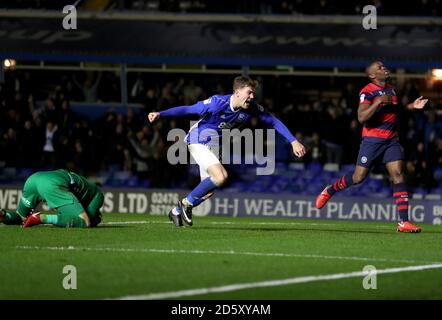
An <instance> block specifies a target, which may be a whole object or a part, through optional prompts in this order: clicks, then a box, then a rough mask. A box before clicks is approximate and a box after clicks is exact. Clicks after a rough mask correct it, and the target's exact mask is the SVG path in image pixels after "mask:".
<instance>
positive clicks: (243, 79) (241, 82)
mask: <svg viewBox="0 0 442 320" xmlns="http://www.w3.org/2000/svg"><path fill="white" fill-rule="evenodd" d="M257 86H258V82H257V81H256V80H252V79H251V78H249V77H247V76H238V77H236V78H235V79H234V80H233V91H236V90H239V89H242V88H244V87H250V88H252V89H256V87H257Z"/></svg>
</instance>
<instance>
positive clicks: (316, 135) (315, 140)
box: [312, 132, 320, 144]
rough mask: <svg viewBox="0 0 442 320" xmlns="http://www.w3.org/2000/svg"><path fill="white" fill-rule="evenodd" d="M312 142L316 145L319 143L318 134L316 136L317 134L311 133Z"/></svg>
mask: <svg viewBox="0 0 442 320" xmlns="http://www.w3.org/2000/svg"><path fill="white" fill-rule="evenodd" d="M312 140H313V142H314V143H315V144H318V143H319V140H320V138H319V134H318V133H317V132H314V133H313V135H312Z"/></svg>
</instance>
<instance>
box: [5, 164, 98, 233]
mask: <svg viewBox="0 0 442 320" xmlns="http://www.w3.org/2000/svg"><path fill="white" fill-rule="evenodd" d="M43 201H45V202H46V203H47V204H48V207H49V208H50V209H55V210H56V212H47V213H45V212H34V209H35V208H36V207H37V206H38V205H39V204H40V203H41V202H43ZM103 201H104V195H103V192H101V190H100V188H99V187H98V186H97V185H96V184H94V183H92V182H90V181H88V180H87V179H86V178H85V177H83V176H80V175H78V174H76V173H73V172H70V171H67V170H62V169H60V170H55V171H40V172H36V173H34V174H32V175H31V176H30V177H29V178H28V179H27V180H26V182H25V185H24V187H23V195H22V197H21V198H20V202H19V204H18V208H17V210H15V211H14V210H4V209H1V211H0V222H3V223H4V224H8V225H21V224H23V227H24V228H28V227H32V226H35V225H38V224H52V225H54V226H57V227H68V228H89V227H96V226H97V225H98V224H99V223H100V222H101V213H100V208H101V207H102V206H103Z"/></svg>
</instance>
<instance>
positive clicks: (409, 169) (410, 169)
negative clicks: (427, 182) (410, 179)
mask: <svg viewBox="0 0 442 320" xmlns="http://www.w3.org/2000/svg"><path fill="white" fill-rule="evenodd" d="M415 171H416V167H415V166H414V164H413V162H412V161H407V172H408V173H414V172H415Z"/></svg>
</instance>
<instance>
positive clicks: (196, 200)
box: [186, 177, 217, 206]
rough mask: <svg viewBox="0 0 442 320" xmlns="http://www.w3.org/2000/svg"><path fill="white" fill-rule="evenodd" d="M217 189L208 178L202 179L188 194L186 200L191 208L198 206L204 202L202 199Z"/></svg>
mask: <svg viewBox="0 0 442 320" xmlns="http://www.w3.org/2000/svg"><path fill="white" fill-rule="evenodd" d="M216 188H217V185H216V184H215V183H214V182H213V181H212V179H211V178H210V177H208V178H206V179H204V180H203V181H201V182H200V184H199V185H197V186H196V188H195V189H193V190H192V192H190V193H189V194H188V195H187V197H186V199H187V201H189V203H190V204H191V205H192V206H195V205H198V204H200V203H201V202H203V201H204V199H202V197H204V196H205V195H206V194H208V193H209V192H210V191H213V190H215V189H216Z"/></svg>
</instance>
